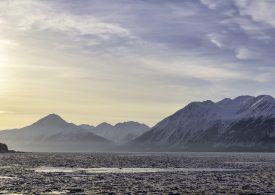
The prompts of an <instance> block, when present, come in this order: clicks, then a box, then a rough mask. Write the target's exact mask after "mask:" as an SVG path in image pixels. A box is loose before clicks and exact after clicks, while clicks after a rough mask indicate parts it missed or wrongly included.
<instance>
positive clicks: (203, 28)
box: [0, 0, 275, 129]
mask: <svg viewBox="0 0 275 195" xmlns="http://www.w3.org/2000/svg"><path fill="white" fill-rule="evenodd" d="M274 10H275V0H235V1H234V0H226V1H225V0H201V1H199V0H116V1H110V0H90V1H89V0H77V1H76V0H63V1H62V0H35V1H30V0H17V1H15V0H14V1H9V0H1V1H0V102H1V104H0V129H5V128H12V127H21V126H24V125H27V124H30V123H32V122H34V121H36V120H37V119H39V118H40V117H42V116H44V115H47V114H49V113H57V114H60V115H61V116H62V117H64V118H65V119H67V120H68V121H72V122H75V123H77V124H80V123H89V124H94V125H96V124H98V123H100V122H102V121H106V122H110V123H116V122H120V121H128V120H135V121H139V122H143V123H147V124H149V125H153V124H155V123H156V122H158V121H159V120H161V119H162V118H163V117H165V116H167V115H170V114H171V113H173V112H175V111H176V110H178V109H180V108H182V107H183V106H185V105H186V104H187V103H189V102H190V101H195V100H196V101H197V100H206V99H211V100H214V101H216V100H220V99H222V98H224V97H235V96H238V95H243V94H250V95H258V94H269V95H273V96H275V76H274V75H275V64H274V62H275V54H274V51H275V12H274Z"/></svg>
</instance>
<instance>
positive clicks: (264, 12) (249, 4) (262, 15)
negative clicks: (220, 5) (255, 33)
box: [234, 0, 275, 28]
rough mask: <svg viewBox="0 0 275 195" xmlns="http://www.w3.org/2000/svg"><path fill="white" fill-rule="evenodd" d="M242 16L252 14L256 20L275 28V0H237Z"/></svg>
mask: <svg viewBox="0 0 275 195" xmlns="http://www.w3.org/2000/svg"><path fill="white" fill-rule="evenodd" d="M234 2H235V4H236V6H237V7H238V9H239V12H240V14H241V15H242V16H250V17H251V18H252V19H253V20H254V21H255V22H261V23H265V24H268V25H270V26H272V27H273V28H275V12H274V11H273V10H275V1H272V0H271V1H270V0H269V1H258V0H235V1H234Z"/></svg>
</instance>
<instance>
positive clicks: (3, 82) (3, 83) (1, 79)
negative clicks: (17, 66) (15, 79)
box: [0, 48, 10, 94]
mask: <svg viewBox="0 0 275 195" xmlns="http://www.w3.org/2000/svg"><path fill="white" fill-rule="evenodd" d="M9 79H10V69H9V66H8V62H7V59H6V58H5V53H4V48H0V94H2V93H3V92H4V91H5V89H7V88H8V84H9Z"/></svg>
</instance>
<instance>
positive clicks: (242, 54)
mask: <svg viewBox="0 0 275 195" xmlns="http://www.w3.org/2000/svg"><path fill="white" fill-rule="evenodd" d="M258 56H259V54H258V53H256V52H254V51H252V50H249V49H247V48H244V47H241V48H237V49H236V58H238V59H240V60H248V59H257V58H258Z"/></svg>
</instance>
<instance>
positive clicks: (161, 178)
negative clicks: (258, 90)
mask: <svg viewBox="0 0 275 195" xmlns="http://www.w3.org/2000/svg"><path fill="white" fill-rule="evenodd" d="M272 193H275V153H198V152H197V153H6V154H0V194H272Z"/></svg>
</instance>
